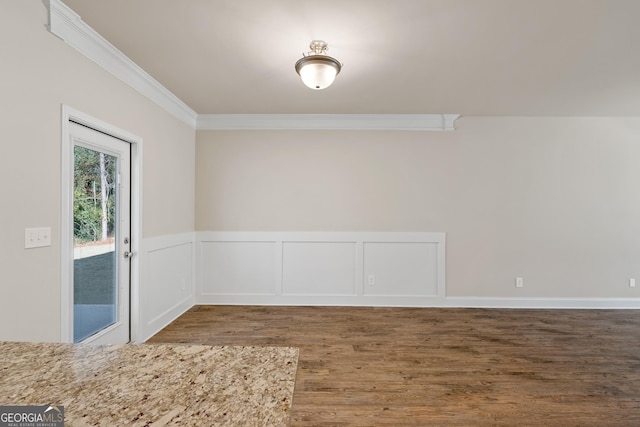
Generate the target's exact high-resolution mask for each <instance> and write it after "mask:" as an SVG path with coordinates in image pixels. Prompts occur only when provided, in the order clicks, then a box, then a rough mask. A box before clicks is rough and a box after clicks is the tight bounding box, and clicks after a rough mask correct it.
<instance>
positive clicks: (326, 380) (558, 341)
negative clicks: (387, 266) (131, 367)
mask: <svg viewBox="0 0 640 427" xmlns="http://www.w3.org/2000/svg"><path fill="white" fill-rule="evenodd" d="M149 342H154V343H161V342H177V343H202V344H211V345H263V346H295V347H299V348H300V360H299V364H298V372H297V377H296V387H295V393H294V397H293V408H292V417H291V425H292V426H322V427H326V426H485V425H487V426H489V425H491V426H493V425H498V426H529V425H530V426H538V425H539V426H638V425H640V311H633V310H506V309H437V308H380V307H375V308H374V307H261V306H196V307H194V308H192V309H191V310H189V311H188V312H187V313H185V314H184V315H183V316H181V317H180V318H179V319H177V320H176V321H175V322H173V323H172V324H171V325H169V326H168V327H167V328H165V329H164V330H162V331H161V332H160V333H158V334H157V335H156V336H154V337H153V338H152V339H151V340H149Z"/></svg>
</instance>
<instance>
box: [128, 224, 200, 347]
mask: <svg viewBox="0 0 640 427" xmlns="http://www.w3.org/2000/svg"><path fill="white" fill-rule="evenodd" d="M194 238H195V235H194V233H184V234H179V235H170V236H160V237H152V238H148V239H143V241H142V245H141V246H142V253H141V254H140V256H141V263H142V272H143V274H142V281H141V289H140V308H139V310H140V317H141V322H140V327H141V329H142V330H141V331H140V334H139V336H140V337H141V339H140V341H145V340H147V339H148V338H150V337H151V336H153V335H154V334H156V333H157V332H158V331H160V330H161V329H162V328H164V327H165V326H167V325H168V324H169V323H171V322H172V321H174V320H175V319H176V318H178V316H180V315H181V314H183V313H184V312H185V311H187V310H188V309H190V308H191V307H192V306H193V304H194V302H195V298H194V295H195V290H194V276H195V275H194V266H195V250H194Z"/></svg>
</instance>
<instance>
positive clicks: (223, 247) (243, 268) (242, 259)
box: [200, 242, 277, 295]
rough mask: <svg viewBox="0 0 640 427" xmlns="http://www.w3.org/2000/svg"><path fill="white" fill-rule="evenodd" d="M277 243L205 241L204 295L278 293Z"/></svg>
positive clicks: (203, 254) (203, 266)
mask: <svg viewBox="0 0 640 427" xmlns="http://www.w3.org/2000/svg"><path fill="white" fill-rule="evenodd" d="M275 249H276V248H275V243H274V242H202V243H201V246H200V251H201V260H202V264H201V265H200V271H201V274H202V288H201V289H202V291H201V293H202V294H203V295H224V294H230V295H275V294H276V290H277V289H276V287H277V282H276V263H275V258H276V250H275Z"/></svg>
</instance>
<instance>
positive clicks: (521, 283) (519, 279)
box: [516, 277, 524, 288]
mask: <svg viewBox="0 0 640 427" xmlns="http://www.w3.org/2000/svg"><path fill="white" fill-rule="evenodd" d="M523 287H524V278H522V277H516V288H523Z"/></svg>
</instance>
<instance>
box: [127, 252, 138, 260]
mask: <svg viewBox="0 0 640 427" xmlns="http://www.w3.org/2000/svg"><path fill="white" fill-rule="evenodd" d="M135 254H136V253H135V252H129V251H124V257H125V259H130V258H131V257H132V256H134V255H135Z"/></svg>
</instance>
